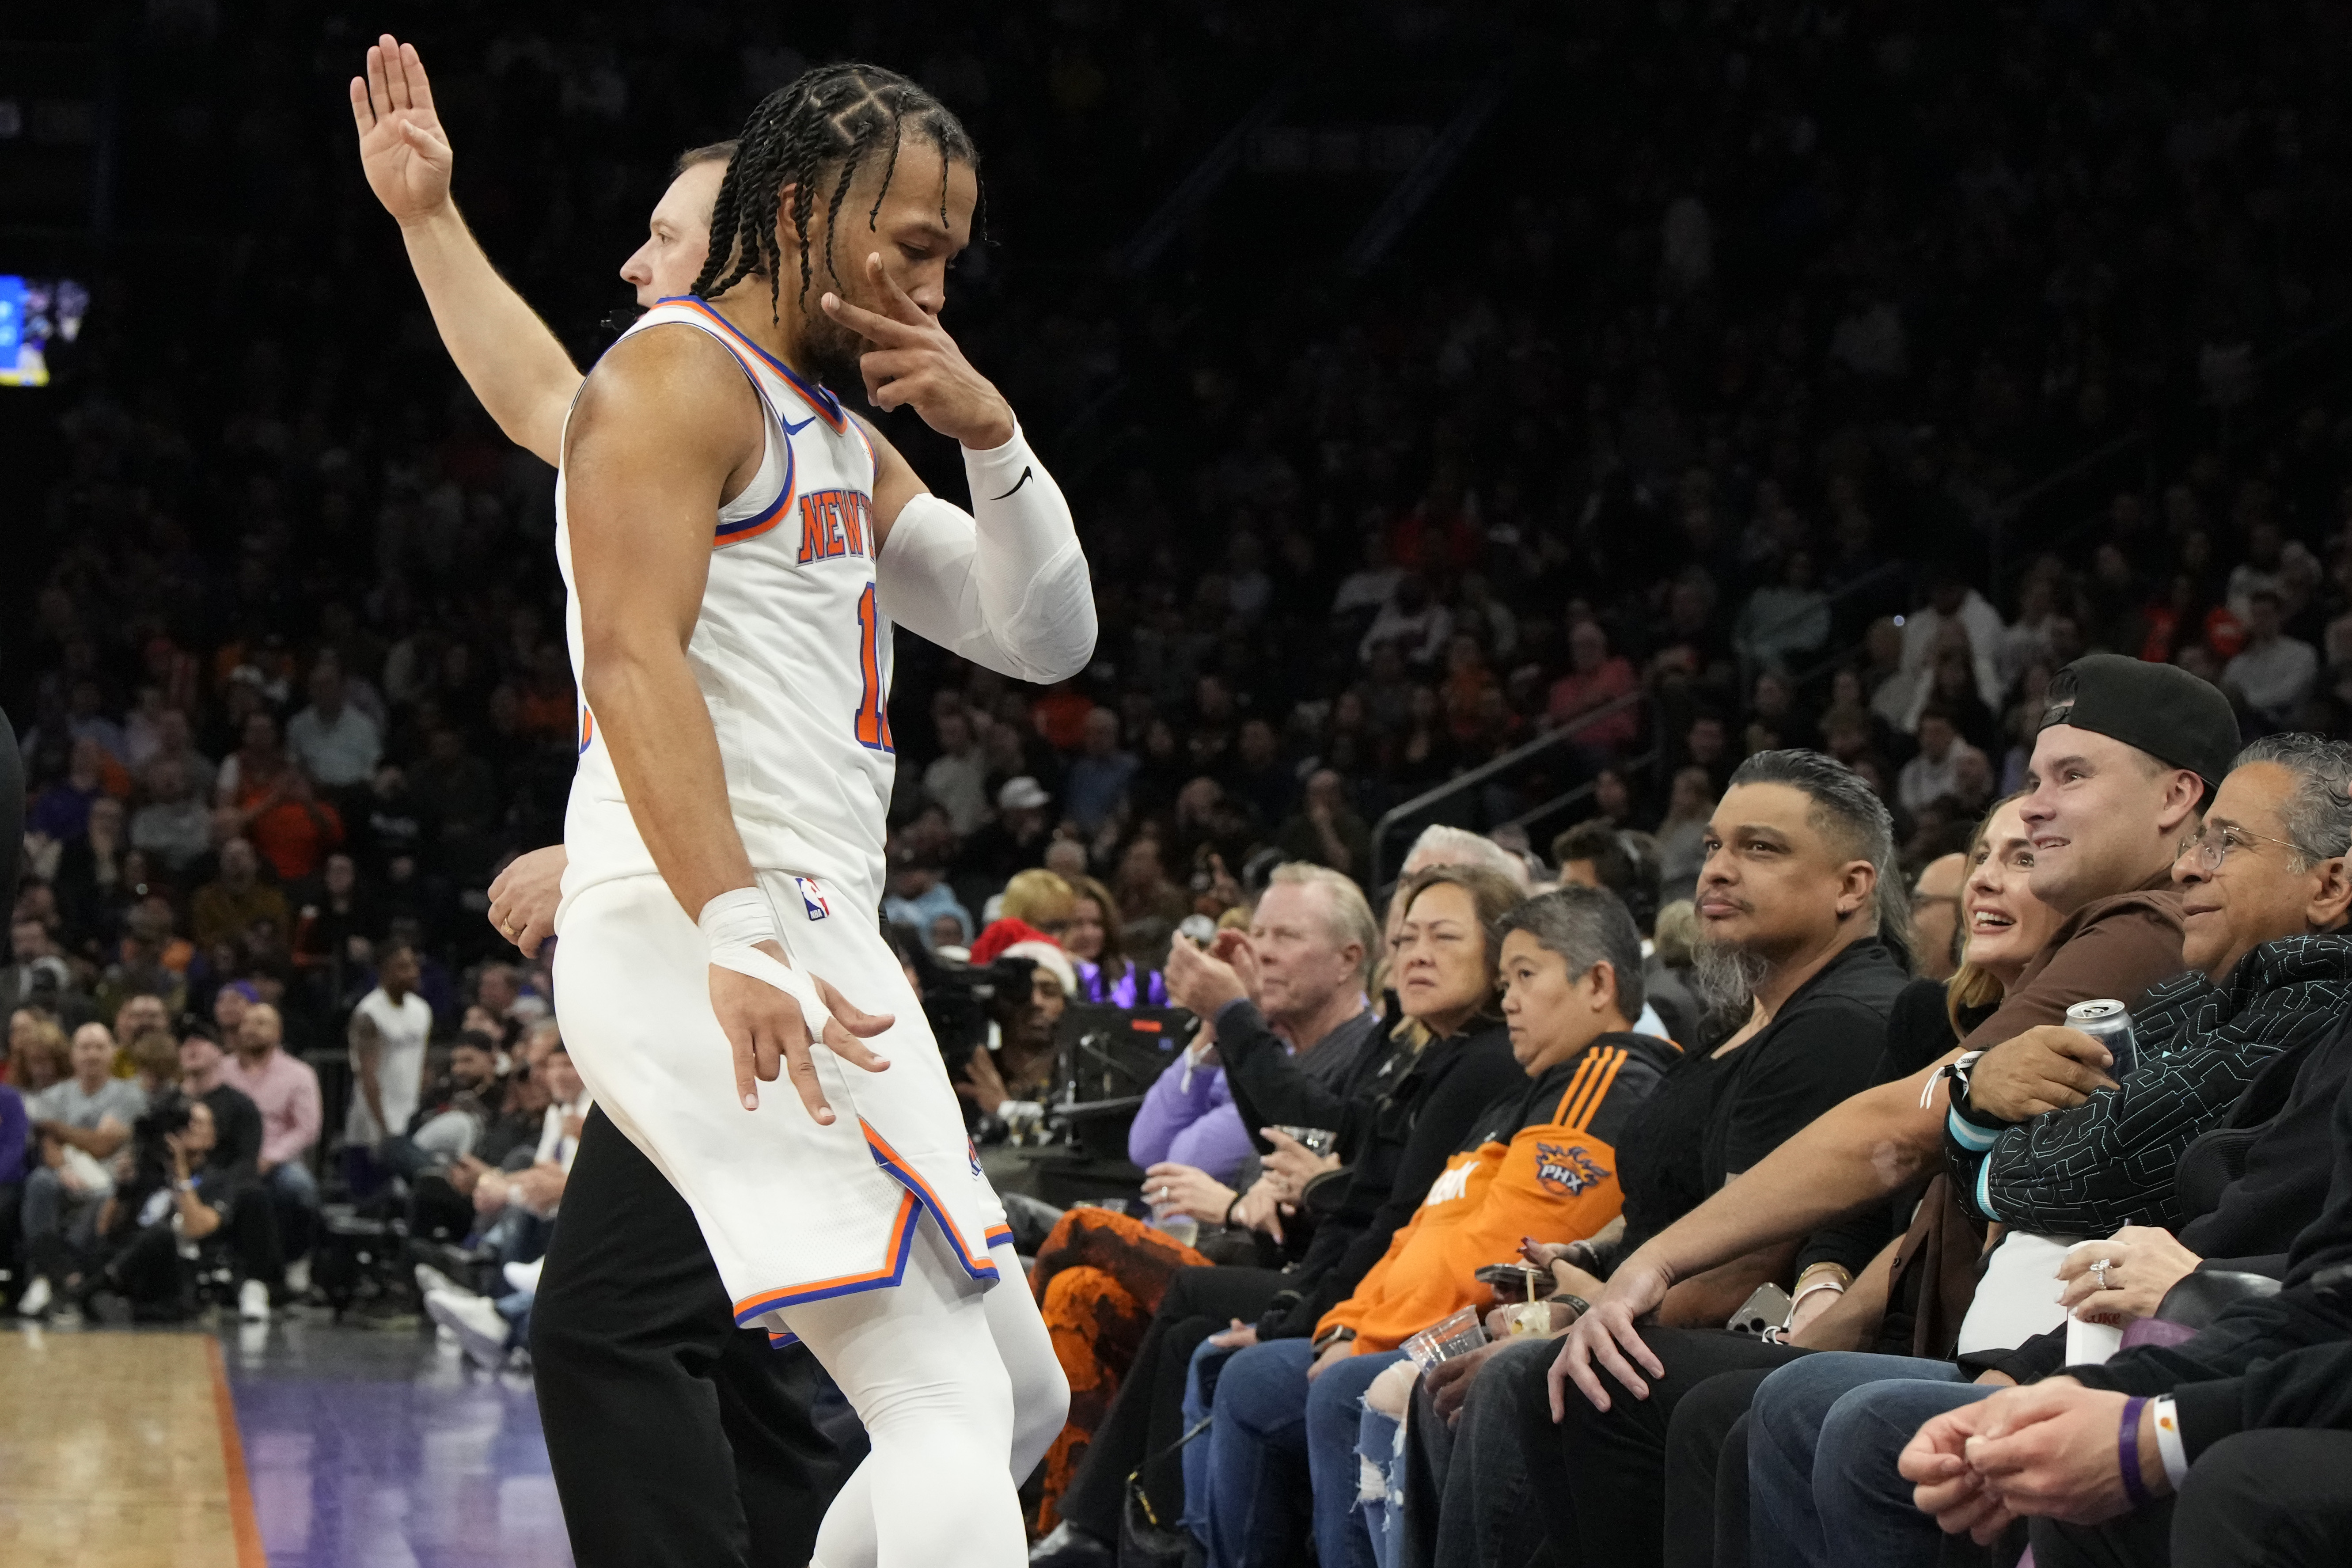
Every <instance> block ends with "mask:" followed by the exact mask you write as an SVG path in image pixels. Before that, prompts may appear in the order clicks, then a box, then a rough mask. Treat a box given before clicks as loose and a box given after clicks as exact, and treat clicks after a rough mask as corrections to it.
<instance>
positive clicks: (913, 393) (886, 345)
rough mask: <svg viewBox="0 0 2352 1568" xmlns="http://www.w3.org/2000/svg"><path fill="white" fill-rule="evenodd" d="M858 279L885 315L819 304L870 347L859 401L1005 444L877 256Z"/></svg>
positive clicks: (1001, 412) (979, 380) (979, 398)
mask: <svg viewBox="0 0 2352 1568" xmlns="http://www.w3.org/2000/svg"><path fill="white" fill-rule="evenodd" d="M371 177H373V176H371ZM866 282H867V283H868V284H870V285H871V286H872V287H873V289H874V293H875V297H876V298H877V299H878V300H881V301H882V305H883V309H884V310H885V311H887V314H881V315H877V314H876V313H875V312H874V311H872V310H867V309H866V308H865V307H864V306H862V305H853V304H851V303H850V302H849V301H848V300H845V299H843V298H842V297H841V296H840V295H838V294H835V293H832V292H827V293H826V294H825V295H824V298H823V299H822V300H820V301H819V303H820V304H822V305H823V306H824V313H825V314H826V315H828V316H830V317H832V318H833V319H834V320H835V321H838V322H840V323H841V324H842V325H843V326H845V327H847V328H848V329H849V330H850V331H853V332H856V334H857V335H858V336H859V337H862V338H864V339H865V340H866V342H870V343H872V344H873V345H874V347H873V349H872V351H871V352H869V353H866V354H864V355H862V356H861V357H860V358H859V360H858V362H857V365H858V369H859V370H860V371H862V372H863V373H864V374H865V376H866V401H868V402H870V403H872V404H873V405H874V406H875V407H877V408H881V409H886V410H887V409H892V408H901V407H911V408H913V409H914V411H915V412H916V413H917V414H919V415H921V416H922V418H923V423H924V424H926V425H928V426H930V427H931V428H932V429H934V430H936V431H938V432H939V433H940V435H942V436H951V437H954V438H955V439H956V440H958V441H960V442H961V443H962V444H963V445H965V446H967V447H971V449H972V450H973V451H976V452H984V451H988V450H990V449H991V448H992V447H1002V446H1003V445H1004V443H1006V442H1007V441H1010V440H1011V439H1013V431H1014V429H1015V428H1016V427H1017V426H1016V425H1015V422H1014V420H1013V405H1011V404H1009V403H1007V402H1005V401H1004V395H1003V393H1001V392H999V391H997V390H996V387H995V385H994V384H992V382H990V381H989V379H988V378H987V377H986V376H984V375H982V374H980V372H978V371H976V370H974V369H972V367H971V361H970V360H967V359H965V358H964V357H963V350H961V349H960V348H958V347H957V346H956V341H955V339H953V338H951V337H950V336H949V335H948V331H947V329H946V328H945V327H942V326H940V322H939V318H938V317H936V316H933V315H931V314H930V313H929V312H928V311H926V310H924V309H923V308H922V307H921V306H920V305H918V304H916V303H915V301H914V300H913V299H912V298H911V297H910V296H909V295H908V292H907V291H906V290H905V289H901V288H899V287H898V279H894V278H892V277H891V276H890V274H889V273H888V272H887V270H885V269H884V268H883V266H882V258H881V255H880V253H879V252H877V253H874V254H872V255H869V256H867V257H866Z"/></svg>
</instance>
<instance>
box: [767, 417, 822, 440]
mask: <svg viewBox="0 0 2352 1568" xmlns="http://www.w3.org/2000/svg"><path fill="white" fill-rule="evenodd" d="M776 419H777V421H778V422H779V423H780V424H782V426H783V427H784V434H785V435H787V436H797V435H799V434H800V433H801V432H802V431H803V430H805V429H807V428H808V427H809V426H812V425H814V424H815V423H816V416H815V415H814V414H812V415H810V416H808V417H807V418H805V419H803V420H802V421H801V422H800V423H799V424H797V425H795V424H793V422H792V421H791V420H789V419H786V418H785V417H784V416H782V415H781V414H779V415H777V416H776Z"/></svg>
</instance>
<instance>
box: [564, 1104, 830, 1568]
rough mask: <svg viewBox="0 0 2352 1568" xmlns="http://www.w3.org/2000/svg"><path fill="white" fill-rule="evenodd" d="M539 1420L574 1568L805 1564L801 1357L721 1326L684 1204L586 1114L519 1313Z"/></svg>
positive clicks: (817, 1514)
mask: <svg viewBox="0 0 2352 1568" xmlns="http://www.w3.org/2000/svg"><path fill="white" fill-rule="evenodd" d="M530 1351H531V1360H532V1364H533V1368H534V1373H535V1381H536V1383H537V1384H538V1388H539V1410H540V1420H541V1426H543V1427H544V1428H545V1429H546V1434H547V1453H548V1458H549V1460H550V1462H551V1466H552V1468H553V1469H554V1472H555V1486H556V1492H557V1495H558V1496H559V1497H560V1498H561V1499H562V1503H563V1521H564V1525H565V1527H566V1529H567V1530H568V1531H570V1533H571V1536H572V1558H573V1560H574V1561H575V1562H577V1563H579V1564H580V1568H603V1565H605V1564H611V1565H613V1568H623V1565H626V1568H735V1565H738V1564H740V1565H743V1568H755V1565H756V1568H768V1565H770V1564H776V1563H794V1564H797V1563H804V1562H806V1561H807V1560H808V1556H809V1552H810V1550H811V1548H812V1547H813V1546H814V1544H815V1542H816V1531H817V1525H818V1523H819V1521H821V1520H822V1519H823V1518H824V1505H825V1504H826V1502H828V1501H829V1500H831V1498H832V1496H833V1493H834V1491H835V1489H838V1487H839V1485H840V1479H841V1478H840V1467H839V1465H838V1463H837V1461H836V1459H835V1454H834V1448H833V1445H832V1444H831V1443H830V1442H829V1441H827V1440H826V1438H825V1437H824V1436H823V1435H822V1434H820V1433H819V1432H818V1430H817V1428H816V1426H815V1425H814V1422H813V1421H812V1419H811V1417H810V1414H809V1403H810V1400H811V1397H812V1395H813V1394H814V1386H815V1380H816V1363H815V1362H814V1358H812V1357H811V1356H810V1355H809V1353H808V1352H806V1351H805V1350H802V1349H800V1348H798V1347H794V1348H793V1349H791V1350H786V1351H777V1350H772V1349H771V1348H770V1347H769V1344H768V1337H767V1335H766V1334H765V1333H764V1332H761V1331H758V1330H754V1329H739V1328H737V1327H736V1326H735V1317H734V1310H733V1307H732V1305H731V1304H730V1301H729V1300H728V1297H727V1291H726V1288H725V1287H724V1286H723V1285H721V1284H720V1283H719V1269H718V1266H717V1265H715V1264H714V1263H712V1262H711V1260H710V1249H709V1247H707V1246H706V1245H705V1244H704V1242H703V1239H702V1229H701V1226H699V1225H698V1224H697V1223H696V1221H695V1218H694V1211H693V1210H692V1209H690V1208H688V1206H687V1204H686V1200H685V1199H684V1198H681V1197H680V1196H678V1194H677V1189H676V1188H674V1187H672V1186H671V1185H670V1184H669V1183H668V1182H667V1180H666V1179H664V1177H663V1176H662V1173H661V1172H660V1171H659V1170H657V1169H656V1168H655V1166H654V1163H653V1162H652V1161H650V1160H648V1159H646V1156H645V1155H644V1154H643V1153H642V1152H640V1151H639V1150H638V1149H637V1147H636V1145H635V1144H634V1143H631V1142H629V1141H628V1139H627V1138H626V1137H625V1136H624V1135H623V1134H622V1132H621V1131H620V1129H618V1128H617V1127H615V1126H614V1125H613V1123H612V1121H610V1120H609V1119H608V1118H607V1117H606V1116H605V1115H604V1111H603V1110H591V1111H590V1112H589V1113H588V1121H587V1125H586V1126H585V1127H584V1128H583V1130H582V1131H581V1134H580V1149H579V1152H578V1154H577V1156H576V1157H575V1158H574V1160H573V1162H572V1174H571V1178H570V1180H569V1181H568V1182H567V1183H566V1184H565V1185H564V1189H563V1223H562V1225H560V1226H556V1227H555V1236H554V1240H553V1242H552V1244H551V1247H550V1248H549V1250H548V1254H547V1263H546V1268H545V1271H544V1272H543V1273H542V1274H541V1278H540V1287H539V1296H538V1300H536V1301H535V1302H534V1303H533V1306H532V1309H531V1322H530Z"/></svg>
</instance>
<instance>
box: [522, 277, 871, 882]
mask: <svg viewBox="0 0 2352 1568" xmlns="http://www.w3.org/2000/svg"><path fill="white" fill-rule="evenodd" d="M672 323H677V324H681V325H683V326H686V327H689V328H692V329H695V330H698V331H704V332H708V333H709V335H710V336H711V337H712V338H714V339H716V340H717V341H718V342H719V343H720V345H721V346H723V347H724V348H725V349H726V350H727V351H728V353H730V354H732V355H733V356H734V357H735V360H736V362H737V363H740V365H741V366H742V367H743V373H744V374H745V375H747V376H748V377H750V379H751V385H752V387H753V388H754V389H755V390H757V392H758V393H759V395H760V404H761V413H762V416H763V419H764V423H765V425H766V426H767V449H766V452H765V455H764V456H763V457H762V458H761V463H760V470H759V473H758V474H757V475H756V476H755V477H754V478H753V479H752V480H751V483H750V484H749V485H747V486H745V487H744V489H743V490H742V493H741V494H740V495H738V496H737V497H736V498H735V499H734V500H731V501H730V502H728V503H727V504H726V505H725V506H723V507H721V508H719V511H718V513H717V514H716V515H715V516H714V517H713V518H712V519H711V533H710V580H709V585H708V586H707V587H705V588H704V589H703V593H702V610H701V614H700V615H699V616H698V618H697V619H696V622H695V626H694V635H693V637H692V638H691V639H690V640H689V642H688V645H687V661H688V664H689V665H690V666H691V667H692V668H693V670H694V679H695V684H696V685H698V687H700V688H701V689H702V697H703V700H704V701H705V702H706V703H707V704H709V709H710V722H711V727H712V729H713V730H715V731H717V733H718V737H719V759H720V761H721V762H722V763H724V764H725V767H726V772H727V795H728V801H729V804H730V806H731V807H732V808H733V811H734V815H735V826H736V828H737V830H738V831H739V832H740V833H741V835H742V837H743V847H744V849H745V850H746V851H747V852H748V853H749V854H750V856H751V864H752V866H753V867H755V868H761V869H764V870H771V871H783V872H787V873H791V874H793V875H796V876H803V877H807V878H810V879H813V880H814V881H815V882H816V883H817V884H818V885H819V887H820V888H821V889H824V891H825V892H827V893H830V892H833V891H836V890H837V891H838V892H841V893H844V894H846V895H847V896H848V897H849V898H850V899H851V900H853V901H854V902H855V904H856V907H857V908H859V909H862V910H866V911H868V912H869V913H870V912H871V911H873V910H875V909H876V908H877V907H878V905H879V903H880V900H881V895H882V878H883V872H884V862H883V824H884V816H885V813H886V812H887V809H888V806H889V803H890V786H891V780H892V774H893V772H894V769H895V766H896V763H897V758H896V757H895V756H894V755H893V752H892V746H891V738H890V719H889V710H888V700H889V695H890V623H889V622H888V621H887V619H886V618H884V616H883V614H882V611H881V607H880V605H879V604H878V602H877V595H876V593H875V588H874V549H875V537H874V499H873V498H874V448H873V447H872V445H871V444H870V443H869V442H868V441H867V440H866V435H865V432H864V431H862V430H860V429H859V428H858V426H857V424H856V421H855V420H853V419H851V418H850V417H849V416H848V415H847V414H846V413H845V411H844V410H843V408H842V406H841V403H840V401H839V400H838V399H837V398H835V396H834V395H832V394H831V393H830V392H827V391H825V390H824V388H823V387H821V386H817V385H814V384H812V383H809V382H807V381H803V379H802V378H801V377H799V376H798V375H796V374H793V372H792V371H791V370H790V369H789V368H787V367H786V366H785V365H784V364H783V363H782V362H780V361H778V360H776V359H774V358H772V356H770V355H769V354H768V353H767V352H766V351H764V350H763V349H761V347H760V346H759V345H758V344H756V343H754V342H751V340H750V339H749V338H747V337H745V336H744V335H743V334H742V333H740V332H739V331H736V330H735V329H734V328H733V327H732V326H730V324H729V323H728V322H727V321H726V320H725V319H724V318H723V317H721V316H720V315H719V313H718V312H717V311H716V310H712V309H710V307H709V306H708V305H706V304H704V303H703V302H702V301H701V300H697V299H693V298H690V297H689V298H681V299H673V300H663V301H662V302H661V303H660V304H658V305H656V306H655V307H654V308H653V309H652V310H648V311H646V314H645V315H644V316H643V317H641V318H639V320H638V321H637V322H636V324H635V326H633V327H631V328H630V329H629V331H627V332H625V333H624V334H623V336H624V337H633V336H635V334H636V333H639V332H645V331H652V330H654V329H655V328H656V327H665V326H667V325H670V324H672ZM555 552H556V559H557V561H558V562H559V563H560V564H561V565H562V570H563V584H564V588H565V590H566V594H567V598H568V603H567V604H566V605H565V609H564V635H565V637H566V640H567V641H568V642H569V644H570V646H571V649H572V677H573V679H574V680H575V681H576V680H578V679H579V678H580V674H581V638H580V596H579V593H578V589H577V585H576V584H575V583H574V582H573V579H572V533H571V529H570V526H569V524H568V522H567V521H566V518H565V509H564V476H563V473H562V469H560V468H559V469H558V470H557V472H556V476H555ZM582 689H583V702H582V706H581V710H580V735H579V740H580V765H579V771H578V772H577V773H574V774H573V776H572V801H571V805H570V807H569V809H568V810H567V812H566V813H565V816H564V823H563V842H564V847H565V848H566V850H567V851H568V853H569V856H570V867H569V868H568V869H567V870H566V871H565V872H564V877H563V891H564V896H565V899H566V900H567V901H568V900H570V898H571V897H572V895H573V894H575V893H577V892H578V891H579V890H580V889H583V888H586V887H589V886H592V885H593V884H594V883H597V882H600V881H604V880H606V879H610V878H614V877H629V876H645V875H651V874H654V872H655V867H654V862H653V857H652V855H651V854H650V853H648V852H647V850H646V846H645V840H644V838H643V837H640V836H639V834H638V832H637V828H636V824H635V822H634V821H633V820H631V818H630V816H629V807H628V804H627V802H626V801H625V800H624V799H623V798H622V795H621V782H620V780H619V778H618V777H617V776H615V774H614V771H613V761H612V757H611V755H610V753H609V752H607V751H606V750H605V746H604V734H603V732H602V729H601V727H600V726H599V725H598V723H597V721H596V716H595V715H594V714H593V712H591V711H590V710H588V707H587V705H586V702H585V700H584V692H585V686H584V684H583V687H582Z"/></svg>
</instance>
